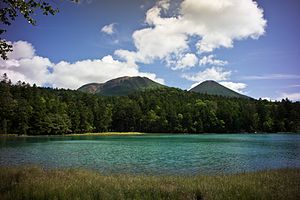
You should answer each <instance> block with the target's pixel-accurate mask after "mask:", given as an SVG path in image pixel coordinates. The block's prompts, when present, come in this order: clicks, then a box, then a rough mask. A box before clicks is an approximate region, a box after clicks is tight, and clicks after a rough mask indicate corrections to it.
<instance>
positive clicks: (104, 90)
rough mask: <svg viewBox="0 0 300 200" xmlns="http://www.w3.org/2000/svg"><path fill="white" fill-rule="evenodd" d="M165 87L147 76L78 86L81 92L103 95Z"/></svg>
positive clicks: (127, 77) (121, 78) (119, 94)
mask: <svg viewBox="0 0 300 200" xmlns="http://www.w3.org/2000/svg"><path fill="white" fill-rule="evenodd" d="M160 87H166V86H164V85H161V84H159V83H156V82H154V81H152V80H150V79H149V78H147V77H140V76H135V77H129V76H125V77H120V78H116V79H112V80H110V81H107V82H105V83H89V84H86V85H83V86H81V87H80V88H78V90H79V91H81V92H87V93H92V94H101V95H104V96H123V95H128V94H131V93H133V92H136V91H141V90H145V89H152V88H160Z"/></svg>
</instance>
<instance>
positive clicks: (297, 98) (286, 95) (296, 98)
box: [277, 92, 300, 101]
mask: <svg viewBox="0 0 300 200" xmlns="http://www.w3.org/2000/svg"><path fill="white" fill-rule="evenodd" d="M286 98H288V99H289V100H291V101H300V92H296V93H282V94H281V95H280V96H279V97H278V98H277V100H278V101H280V100H282V99H286Z"/></svg>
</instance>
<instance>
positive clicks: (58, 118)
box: [0, 75, 300, 135]
mask: <svg viewBox="0 0 300 200" xmlns="http://www.w3.org/2000/svg"><path fill="white" fill-rule="evenodd" d="M0 93H1V95H0V105H1V106H0V122H1V123H0V133H2V134H6V133H11V134H30V135H41V134H42V135H43V134H54V135H57V134H68V133H87V132H107V131H115V132H148V133H195V134H196V133H228V132H229V133H235V132H300V103H299V102H294V103H293V102H291V101H289V100H287V99H285V100H282V101H281V102H269V101H265V100H254V99H249V98H226V97H222V96H211V95H205V94H198V93H194V92H187V91H183V90H180V89H175V88H167V87H160V88H153V89H146V90H142V91H138V92H136V93H133V94H130V95H128V96H110V97H106V96H100V95H93V94H87V93H83V92H79V91H72V90H63V89H60V90H58V89H50V88H38V87H36V86H35V85H33V86H30V85H28V84H26V83H21V82H19V83H17V84H16V85H13V84H11V82H10V81H9V80H8V78H7V76H6V75H4V76H3V78H2V80H1V85H0Z"/></svg>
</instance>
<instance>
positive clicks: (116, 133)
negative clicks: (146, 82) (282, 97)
mask: <svg viewBox="0 0 300 200" xmlns="http://www.w3.org/2000/svg"><path fill="white" fill-rule="evenodd" d="M157 134H159V135H226V134H229V135H235V134H249V135H259V134H264V135H271V134H295V135H297V134H300V133H299V132H277V133H266V132H255V133H143V132H102V133H70V134H62V135H18V134H0V138H1V137H53V136H56V137H74V136H142V135H157Z"/></svg>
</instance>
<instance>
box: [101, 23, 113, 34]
mask: <svg viewBox="0 0 300 200" xmlns="http://www.w3.org/2000/svg"><path fill="white" fill-rule="evenodd" d="M115 25H116V24H115V23H112V24H108V25H105V26H103V27H102V29H101V31H102V32H103V33H106V34H108V35H112V34H114V33H115Z"/></svg>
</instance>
